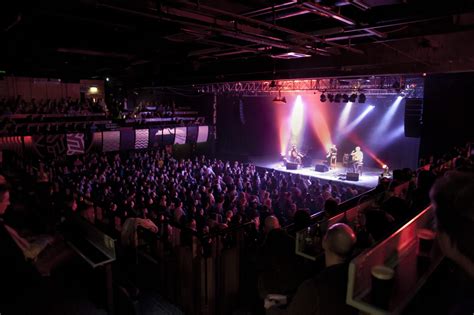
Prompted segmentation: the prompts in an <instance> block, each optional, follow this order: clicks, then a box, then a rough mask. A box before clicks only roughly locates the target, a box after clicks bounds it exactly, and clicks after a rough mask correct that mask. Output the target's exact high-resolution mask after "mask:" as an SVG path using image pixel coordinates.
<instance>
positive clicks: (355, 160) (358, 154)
mask: <svg viewBox="0 0 474 315" xmlns="http://www.w3.org/2000/svg"><path fill="white" fill-rule="evenodd" d="M351 158H352V167H353V168H354V173H359V175H362V165H363V162H364V153H362V151H361V149H360V147H355V150H353V151H352V152H351Z"/></svg>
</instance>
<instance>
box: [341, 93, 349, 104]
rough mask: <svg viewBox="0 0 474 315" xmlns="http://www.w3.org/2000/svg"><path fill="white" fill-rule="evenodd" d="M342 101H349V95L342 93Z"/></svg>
mask: <svg viewBox="0 0 474 315" xmlns="http://www.w3.org/2000/svg"><path fill="white" fill-rule="evenodd" d="M342 102H343V103H347V102H349V95H347V94H342Z"/></svg>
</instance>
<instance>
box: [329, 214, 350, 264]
mask: <svg viewBox="0 0 474 315" xmlns="http://www.w3.org/2000/svg"><path fill="white" fill-rule="evenodd" d="M355 243H356V236H355V233H354V231H352V229H351V228H350V227H349V226H348V225H347V224H344V223H336V224H334V225H332V226H331V227H330V228H329V229H328V230H327V232H326V235H325V236H324V239H323V249H324V251H325V256H326V266H327V267H329V266H331V265H335V264H339V263H343V262H346V261H347V260H348V259H349V258H350V257H351V254H352V250H353V249H354V245H355Z"/></svg>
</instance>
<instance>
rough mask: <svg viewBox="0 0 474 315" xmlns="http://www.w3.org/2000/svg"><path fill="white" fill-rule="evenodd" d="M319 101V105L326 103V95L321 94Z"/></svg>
mask: <svg viewBox="0 0 474 315" xmlns="http://www.w3.org/2000/svg"><path fill="white" fill-rule="evenodd" d="M319 100H320V101H321V103H324V102H326V100H327V98H326V94H324V93H323V94H321V96H320V97H319Z"/></svg>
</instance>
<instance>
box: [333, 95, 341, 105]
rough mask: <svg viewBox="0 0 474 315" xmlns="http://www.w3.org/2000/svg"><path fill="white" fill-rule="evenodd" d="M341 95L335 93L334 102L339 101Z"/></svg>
mask: <svg viewBox="0 0 474 315" xmlns="http://www.w3.org/2000/svg"><path fill="white" fill-rule="evenodd" d="M341 97H342V95H341V94H339V93H337V94H336V96H335V97H334V102H335V103H340V102H341Z"/></svg>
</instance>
